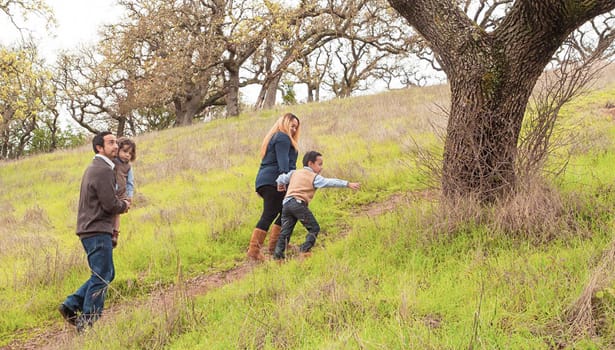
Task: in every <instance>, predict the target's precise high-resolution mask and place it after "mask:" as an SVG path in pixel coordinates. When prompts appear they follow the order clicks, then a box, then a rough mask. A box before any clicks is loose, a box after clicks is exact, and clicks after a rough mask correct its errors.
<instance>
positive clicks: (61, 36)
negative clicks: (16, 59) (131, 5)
mask: <svg viewBox="0 0 615 350" xmlns="http://www.w3.org/2000/svg"><path fill="white" fill-rule="evenodd" d="M115 1H116V0H47V4H48V5H49V6H51V7H52V8H53V11H54V13H55V17H56V20H57V27H55V28H51V30H50V31H47V30H45V23H44V21H42V20H41V19H40V18H38V17H37V16H30V18H29V19H28V20H27V21H25V22H24V21H23V20H21V19H18V22H19V24H20V26H22V27H24V28H27V29H29V30H31V31H32V33H33V36H34V38H35V41H36V43H37V44H38V46H39V52H40V54H41V56H43V57H45V58H47V59H48V61H53V60H54V59H55V56H56V54H57V52H58V51H60V50H71V49H74V48H76V47H77V46H78V45H80V44H90V43H92V42H95V40H96V39H97V31H98V29H99V28H100V26H101V25H103V24H107V23H111V22H113V21H115V20H117V19H118V18H119V17H120V16H121V13H122V8H121V7H119V6H117V5H116V4H115ZM0 33H2V34H0V43H1V44H3V45H12V44H14V43H15V42H16V41H17V39H18V38H19V32H18V31H17V30H16V29H15V27H14V26H12V24H10V22H9V21H8V19H7V18H6V16H5V15H4V13H1V14H0Z"/></svg>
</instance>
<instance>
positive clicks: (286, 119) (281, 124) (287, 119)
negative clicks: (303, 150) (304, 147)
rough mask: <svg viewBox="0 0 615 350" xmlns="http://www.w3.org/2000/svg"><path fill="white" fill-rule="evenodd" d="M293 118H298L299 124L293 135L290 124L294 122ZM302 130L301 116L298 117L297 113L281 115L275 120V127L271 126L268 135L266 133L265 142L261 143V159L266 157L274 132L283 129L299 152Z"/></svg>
mask: <svg viewBox="0 0 615 350" xmlns="http://www.w3.org/2000/svg"><path fill="white" fill-rule="evenodd" d="M293 120H296V121H297V123H299V124H298V125H297V131H295V134H294V135H291V133H290V125H291V124H292V122H293ZM300 130H301V122H300V121H299V118H297V116H296V115H294V114H292V113H286V114H284V115H283V116H281V117H280V118H279V119H278V120H277V121H276V122H275V124H273V127H272V128H271V130H269V132H268V133H267V135H265V138H264V139H263V144H262V145H261V159H262V158H263V157H265V153H267V145H269V141H271V138H272V137H273V134H275V133H276V132H278V131H281V132H283V133H285V134H286V135H288V137H290V142H291V144H292V145H293V148H294V149H295V150H296V151H297V152H298V151H299V134H300Z"/></svg>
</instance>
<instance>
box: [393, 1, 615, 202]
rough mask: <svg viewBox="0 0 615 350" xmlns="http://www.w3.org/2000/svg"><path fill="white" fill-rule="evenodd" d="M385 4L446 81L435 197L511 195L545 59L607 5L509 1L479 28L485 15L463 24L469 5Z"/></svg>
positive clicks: (611, 4)
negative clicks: (446, 111)
mask: <svg viewBox="0 0 615 350" xmlns="http://www.w3.org/2000/svg"><path fill="white" fill-rule="evenodd" d="M389 2H390V3H391V5H392V6H393V7H394V8H395V9H396V10H397V11H398V12H399V13H400V14H401V15H402V16H403V17H405V18H406V19H407V20H408V22H409V23H410V25H412V26H413V27H414V28H415V29H416V30H417V31H418V32H419V33H420V34H421V35H422V36H423V38H424V39H425V40H426V41H427V42H428V45H429V46H430V48H431V49H432V50H433V52H434V54H435V55H436V57H437V59H438V62H439V64H440V65H441V67H442V69H443V70H444V72H445V73H446V75H447V76H448V79H449V82H450V89H451V107H450V116H449V122H448V126H447V137H446V142H445V146H444V163H443V174H442V175H443V177H442V187H443V192H444V194H445V196H447V197H449V198H452V197H456V196H466V195H469V194H473V193H476V194H479V195H480V196H481V198H482V199H483V200H484V201H489V200H493V199H495V198H498V197H500V196H502V195H504V194H506V193H509V192H510V191H511V190H514V189H515V186H516V174H515V168H514V164H515V159H516V156H517V141H518V138H519V133H520V130H521V125H522V121H523V116H524V112H525V110H526V107H527V104H528V100H529V98H530V95H531V93H532V90H533V88H534V85H535V84H536V81H537V80H538V78H539V77H540V75H541V73H542V72H543V70H544V68H545V66H546V65H547V64H548V63H549V62H550V60H551V58H552V56H553V54H554V53H555V52H556V51H557V49H558V48H559V47H560V46H561V45H562V43H563V42H564V40H565V39H566V38H567V37H568V36H569V35H570V33H572V32H573V31H574V30H575V29H576V28H578V27H579V26H581V25H582V24H583V23H585V22H586V21H588V20H590V19H592V18H594V17H596V16H598V15H600V14H603V13H605V12H608V11H610V10H612V9H614V8H615V0H593V1H564V0H542V1H535V0H516V1H512V0H511V1H504V3H506V8H505V10H506V11H505V15H504V16H502V17H500V18H499V20H497V21H492V22H491V23H490V24H489V26H481V25H480V24H481V23H478V22H479V21H484V20H486V19H488V18H489V17H490V15H486V16H483V17H482V18H478V17H474V18H470V17H468V15H467V14H466V12H464V8H463V6H464V4H465V5H467V4H468V3H470V1H441V0H389ZM485 3H486V2H485V1H476V2H475V5H477V6H480V5H485ZM492 8H495V7H492Z"/></svg>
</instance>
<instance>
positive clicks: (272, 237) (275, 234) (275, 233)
mask: <svg viewBox="0 0 615 350" xmlns="http://www.w3.org/2000/svg"><path fill="white" fill-rule="evenodd" d="M281 231H282V226H280V225H276V224H273V226H271V233H270V234H269V247H268V248H269V255H273V252H274V251H275V246H276V244H278V238H279V237H280V232H281Z"/></svg>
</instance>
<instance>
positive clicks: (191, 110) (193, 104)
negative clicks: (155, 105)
mask: <svg viewBox="0 0 615 350" xmlns="http://www.w3.org/2000/svg"><path fill="white" fill-rule="evenodd" d="M201 98H202V96H201V94H196V95H194V96H192V95H189V96H187V97H185V98H183V99H182V98H175V99H174V100H173V104H174V105H175V126H186V125H192V121H193V119H194V117H195V116H196V114H197V113H198V112H199V110H200V109H201Z"/></svg>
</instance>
